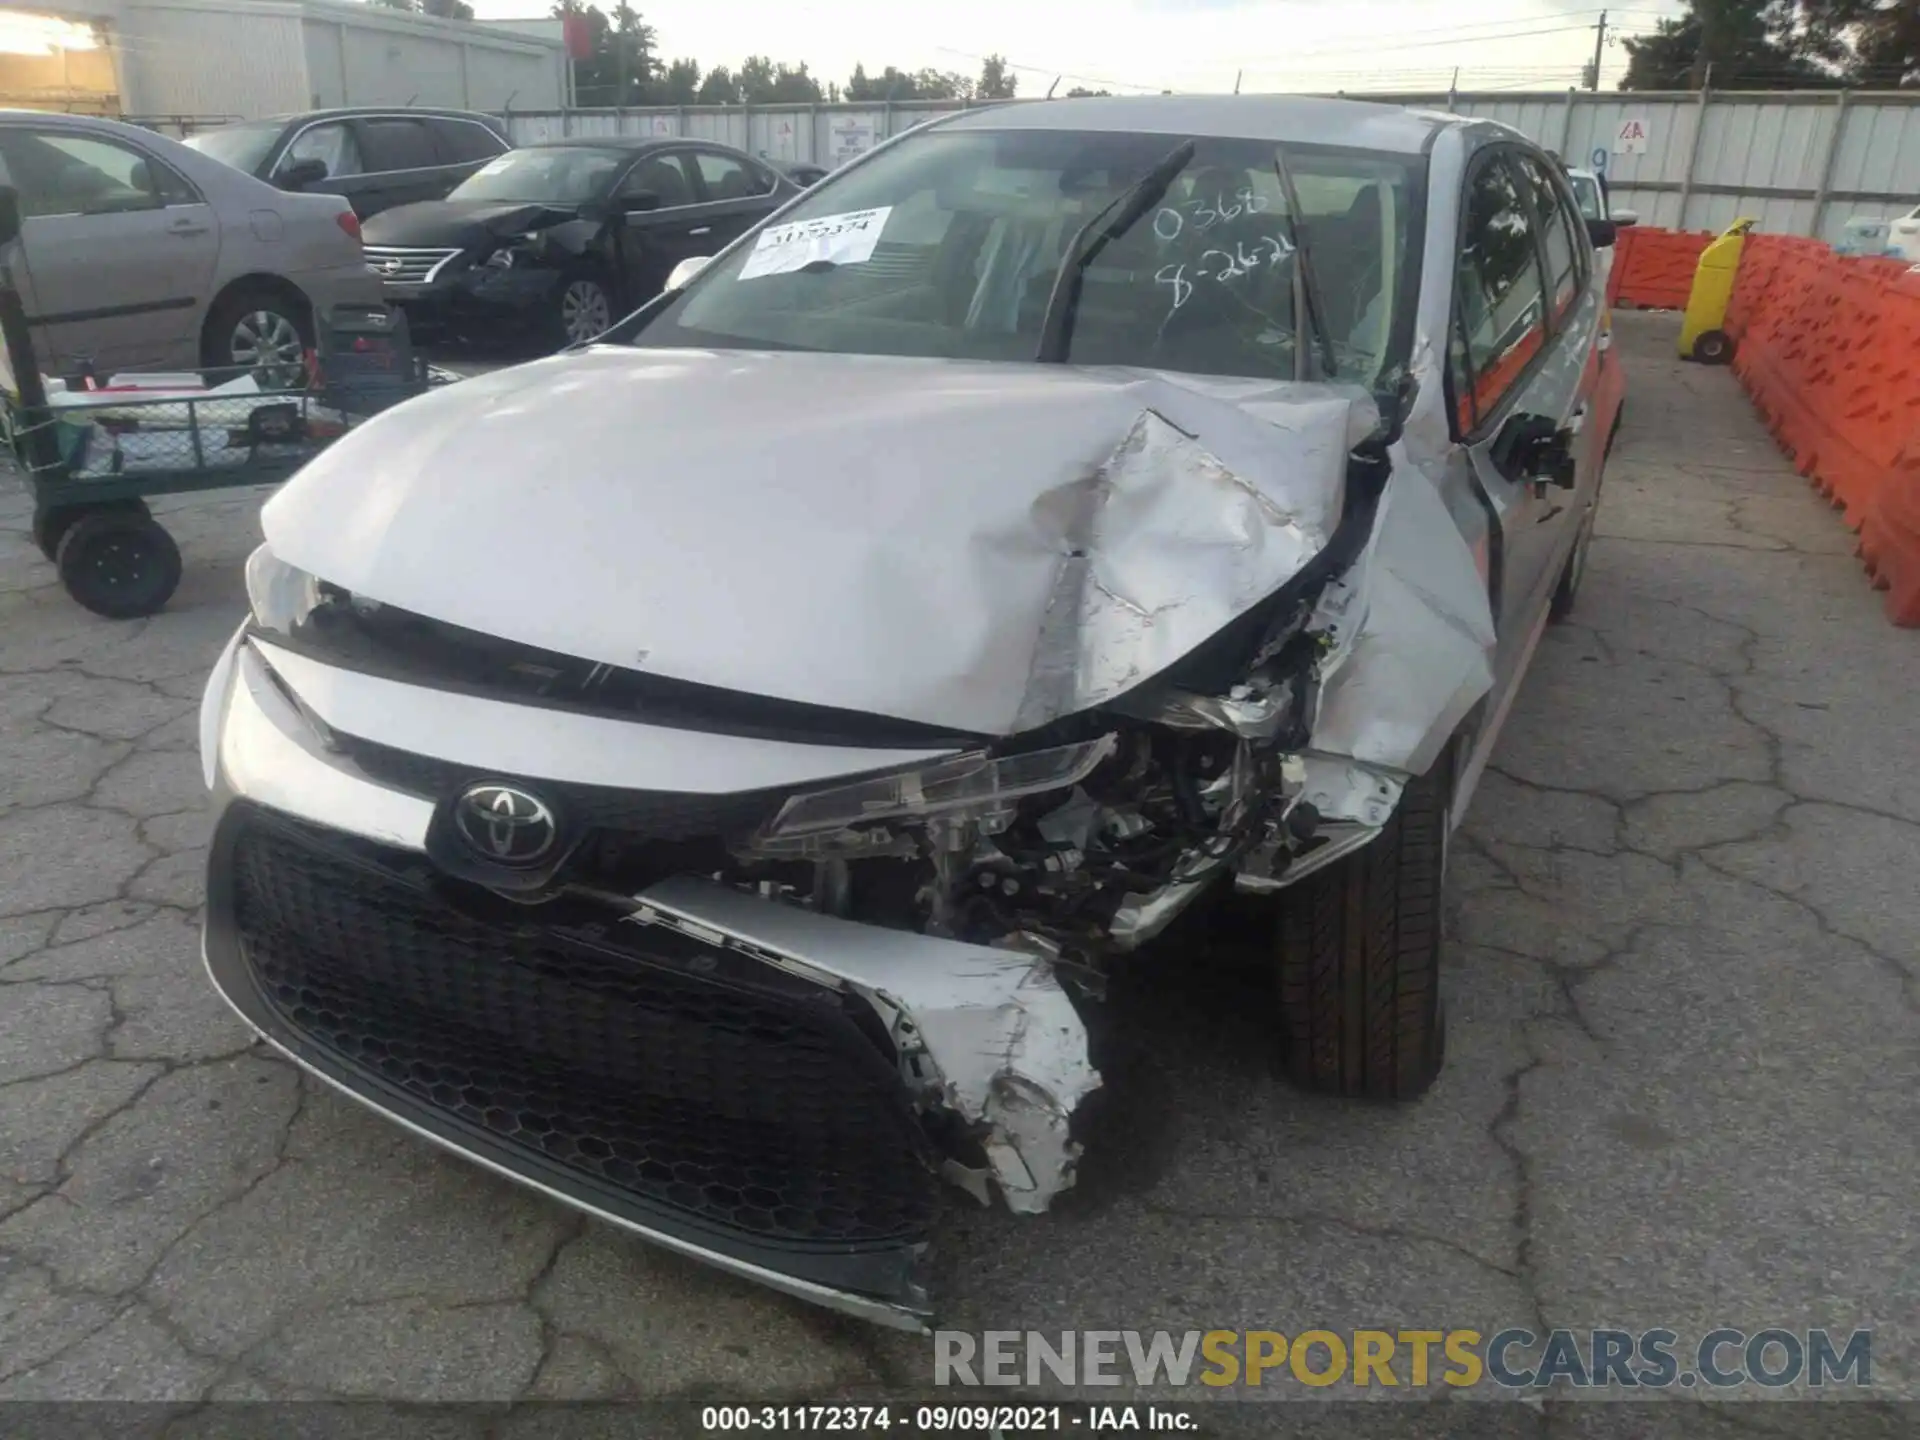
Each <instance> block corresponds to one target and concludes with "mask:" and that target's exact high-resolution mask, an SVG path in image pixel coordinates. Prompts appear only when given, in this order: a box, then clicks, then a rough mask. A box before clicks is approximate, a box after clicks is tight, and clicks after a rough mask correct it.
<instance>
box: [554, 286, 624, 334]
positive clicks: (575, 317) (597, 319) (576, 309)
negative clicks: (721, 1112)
mask: <svg viewBox="0 0 1920 1440" xmlns="http://www.w3.org/2000/svg"><path fill="white" fill-rule="evenodd" d="M612 323H613V303H612V302H611V301H610V300H608V298H607V292H606V290H605V288H604V287H602V286H601V284H600V282H599V281H598V280H574V281H570V282H569V283H568V285H567V288H566V289H565V290H563V291H561V292H560V330H561V333H562V334H564V335H565V336H566V337H567V343H568V344H569V345H578V344H580V343H581V342H582V341H585V340H591V339H593V337H594V336H596V335H599V334H602V333H604V332H605V331H606V329H607V327H608V326H610V325H611V324H612Z"/></svg>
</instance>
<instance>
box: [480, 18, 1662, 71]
mask: <svg viewBox="0 0 1920 1440" xmlns="http://www.w3.org/2000/svg"><path fill="white" fill-rule="evenodd" d="M470 3H472V4H473V6H474V9H475V11H476V13H477V14H478V16H479V18H481V19H496V18H507V17H525V16H531V15H540V14H545V13H547V11H548V9H549V4H548V3H547V0H470ZM598 3H600V5H601V8H602V9H603V10H604V9H609V8H610V7H611V3H612V0H598ZM634 4H635V7H636V8H637V9H638V10H639V11H640V13H641V15H642V17H643V18H644V19H645V20H646V22H647V23H648V24H650V25H652V26H653V27H654V29H655V30H656V31H657V32H658V35H659V52H660V54H661V55H662V57H663V58H665V59H669V60H671V59H676V58H679V57H682V56H690V57H692V58H693V59H694V60H697V61H698V62H699V63H700V66H701V68H702V69H703V70H705V69H707V68H710V67H711V66H714V65H721V64H724V65H738V64H739V62H740V60H741V59H743V58H744V57H745V56H746V55H748V54H755V53H757V54H763V55H767V56H769V57H771V58H772V59H774V60H776V61H786V62H788V63H795V62H798V61H802V60H804V61H806V62H807V64H808V66H809V67H810V69H811V70H812V72H813V74H814V75H815V76H817V77H818V78H820V79H821V80H822V81H823V82H825V81H828V80H836V81H839V82H840V83H841V84H845V83H846V77H847V76H848V75H849V74H851V73H852V71H853V67H854V65H855V64H856V63H864V64H865V65H866V67H867V69H868V70H869V71H870V72H875V71H878V70H880V69H882V68H884V67H885V66H887V65H895V66H898V67H899V68H901V69H902V70H919V69H922V68H925V67H932V68H934V69H937V70H959V71H963V72H966V73H968V74H976V75H977V74H978V73H979V69H980V60H981V57H983V56H985V55H986V54H988V53H990V52H993V53H999V54H1002V55H1005V56H1006V57H1007V58H1008V59H1009V60H1010V61H1012V62H1013V63H1014V64H1015V65H1016V66H1018V67H1020V68H1018V69H1017V70H1016V72H1015V73H1016V74H1017V75H1018V77H1019V82H1020V94H1022V95H1042V94H1045V93H1046V90H1047V87H1048V86H1049V85H1051V84H1052V83H1053V81H1054V79H1055V77H1056V76H1058V77H1060V92H1061V93H1062V94H1064V93H1065V92H1066V91H1067V90H1069V89H1071V88H1072V87H1073V86H1075V85H1082V86H1086V87H1087V88H1091V89H1109V90H1112V91H1114V92H1115V93H1129V92H1142V91H1149V92H1150V91H1159V90H1175V91H1230V90H1232V89H1233V87H1234V81H1235V77H1236V74H1237V73H1238V74H1239V76H1240V83H1241V87H1242V88H1243V89H1244V90H1248V91H1261V90H1265V91H1275V90H1318V91H1335V90H1374V91H1380V90H1386V89H1403V90H1436V89H1437V90H1444V89H1446V88H1447V85H1448V83H1449V82H1450V80H1451V79H1452V77H1453V71H1454V67H1455V66H1458V67H1459V70H1460V81H1459V83H1460V88H1461V89H1463V90H1464V89H1475V90H1488V89H1515V90H1518V89H1529V88H1549V89H1560V88H1564V87H1566V86H1568V85H1573V84H1577V83H1578V82H1579V79H1580V72H1581V67H1582V66H1583V65H1584V64H1586V63H1587V62H1588V61H1590V60H1591V59H1592V58H1593V45H1594V39H1595V35H1594V30H1593V26H1594V24H1595V23H1596V22H1597V21H1598V20H1599V18H1600V7H1599V6H1598V5H1593V6H1590V7H1589V6H1586V5H1585V4H1584V0H1486V4H1485V7H1484V8H1472V9H1469V8H1468V7H1464V6H1459V5H1449V4H1443V3H1433V0H1427V3H1420V0H1353V3H1346V0H1053V3H1051V4H1049V3H1047V0H812V3H810V4H805V5H802V4H797V3H795V0H634ZM1682 8H1683V6H1682V4H1681V3H1680V0H1636V3H1635V4H1634V5H1633V6H1631V7H1629V8H1625V9H1622V8H1618V7H1613V6H1609V7H1608V12H1607V13H1608V30H1609V33H1610V35H1611V36H1613V37H1618V36H1619V35H1621V34H1640V33H1646V32H1650V31H1651V30H1652V29H1653V28H1654V26H1655V25H1656V24H1657V23H1658V21H1659V19H1660V18H1661V17H1662V16H1663V15H1674V14H1678V13H1679V12H1680V11H1681V10H1682ZM1467 17H1471V18H1467ZM1626 63H1627V55H1626V51H1625V50H1624V49H1623V48H1621V47H1620V46H1619V45H1618V44H1617V43H1612V42H1611V41H1610V43H1609V44H1608V46H1607V48H1606V50H1605V52H1604V59H1603V62H1602V67H1601V84H1602V86H1603V88H1608V89H1611V88H1613V86H1614V85H1615V84H1616V83H1617V82H1618V80H1619V77H1620V75H1621V74H1622V73H1623V72H1624V71H1625V69H1626Z"/></svg>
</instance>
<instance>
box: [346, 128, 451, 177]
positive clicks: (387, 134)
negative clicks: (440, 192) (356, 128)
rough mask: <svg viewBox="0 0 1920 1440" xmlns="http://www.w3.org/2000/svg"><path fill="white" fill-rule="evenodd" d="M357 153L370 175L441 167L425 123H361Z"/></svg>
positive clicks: (437, 153)
mask: <svg viewBox="0 0 1920 1440" xmlns="http://www.w3.org/2000/svg"><path fill="white" fill-rule="evenodd" d="M360 153H361V156H362V157H363V159H364V160H365V162H366V167H367V170H368V171H369V172H370V173H372V174H381V173H384V172H385V171H388V170H431V169H433V168H434V167H436V166H437V165H439V164H440V152H439V151H438V150H436V149H434V148H433V136H432V135H430V134H428V133H427V127H426V125H425V123H424V122H422V121H419V120H403V119H400V118H399V117H397V116H396V117H394V118H393V119H380V120H362V121H361V122H360Z"/></svg>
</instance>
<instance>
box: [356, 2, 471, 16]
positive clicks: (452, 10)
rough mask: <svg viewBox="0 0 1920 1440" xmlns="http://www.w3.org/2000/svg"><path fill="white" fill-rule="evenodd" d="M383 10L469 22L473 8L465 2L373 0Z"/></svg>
mask: <svg viewBox="0 0 1920 1440" xmlns="http://www.w3.org/2000/svg"><path fill="white" fill-rule="evenodd" d="M373 3H374V4H375V5H378V6H380V7H381V8H382V9H384V10H405V11H408V12H410V13H411V14H414V15H431V16H433V17H434V18H435V19H436V20H471V19H473V6H471V5H469V4H467V0H373Z"/></svg>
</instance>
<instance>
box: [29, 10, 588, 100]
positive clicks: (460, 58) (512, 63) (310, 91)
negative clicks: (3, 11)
mask: <svg viewBox="0 0 1920 1440" xmlns="http://www.w3.org/2000/svg"><path fill="white" fill-rule="evenodd" d="M0 8H6V6H5V5H4V4H0ZM20 8H22V9H32V10H41V11H52V12H54V13H59V14H67V15H72V16H73V17H74V18H76V19H81V18H85V19H98V20H103V21H105V22H106V23H107V25H108V26H109V29H110V32H111V34H112V36H113V51H114V63H115V69H116V72H117V78H118V82H119V83H118V88H119V93H120V97H121V107H122V109H123V110H124V111H125V113H126V114H128V115H136V116H156V117H157V116H169V115H174V116H197V117H202V118H206V119H211V118H216V117H225V118H228V119H249V120H251V119H258V118H260V117H261V116H265V115H284V114H287V113H289V112H295V111H300V110H311V109H318V108H322V107H327V106H335V105H405V104H406V103H408V101H412V102H413V103H415V104H419V105H447V106H455V107H460V108H465V109H469V110H484V111H489V112H496V113H497V112H499V111H503V110H505V109H506V108H507V107H508V105H509V103H511V105H512V108H513V109H515V110H557V109H559V108H560V106H561V105H563V104H564V103H565V96H566V58H565V51H564V49H563V48H562V46H561V45H560V44H559V43H558V42H557V41H554V40H550V39H547V38H545V37H543V36H540V35H536V34H530V33H516V32H513V31H509V30H502V29H497V28H495V27H493V26H489V25H483V24H475V23H472V22H466V21H458V20H436V19H433V18H431V17H429V16H424V15H412V14H408V13H405V12H402V11H395V10H384V9H380V8H378V7H374V6H370V5H366V4H345V3H337V0H32V3H26V4H22V5H21V6H20Z"/></svg>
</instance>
